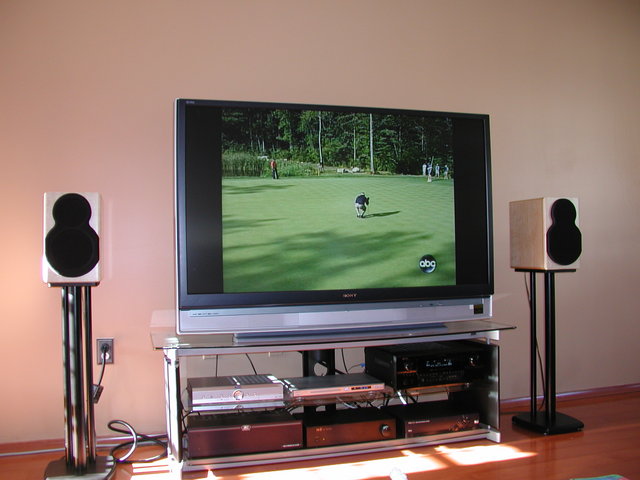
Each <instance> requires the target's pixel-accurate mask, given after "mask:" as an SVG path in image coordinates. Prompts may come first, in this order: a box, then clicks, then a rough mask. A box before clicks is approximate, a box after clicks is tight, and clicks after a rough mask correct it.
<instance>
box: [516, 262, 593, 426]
mask: <svg viewBox="0 0 640 480" xmlns="http://www.w3.org/2000/svg"><path fill="white" fill-rule="evenodd" d="M530 275H531V300H530V301H531V304H532V307H531V359H530V361H531V366H530V368H531V399H530V400H531V403H530V411H529V412H528V413H520V414H517V415H514V416H513V418H512V421H513V423H514V424H515V425H518V426H520V427H523V428H526V429H529V430H533V431H535V432H538V433H544V434H545V435H553V434H558V433H570V432H577V431H579V430H582V429H583V428H584V424H583V423H582V422H581V421H580V420H577V419H575V418H572V417H570V416H568V415H564V414H562V413H558V412H556V306H555V276H554V275H555V272H553V271H545V272H544V279H545V365H544V373H545V410H544V412H538V409H537V406H536V401H537V398H536V396H537V394H536V383H537V380H538V379H537V372H536V355H535V350H536V336H537V333H536V318H535V317H536V310H535V306H534V305H533V304H535V293H536V292H535V272H533V271H532V272H530Z"/></svg>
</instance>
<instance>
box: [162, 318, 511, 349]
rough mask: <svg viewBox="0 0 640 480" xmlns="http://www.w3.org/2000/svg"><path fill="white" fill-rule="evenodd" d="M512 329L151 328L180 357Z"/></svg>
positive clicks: (469, 323)
mask: <svg viewBox="0 0 640 480" xmlns="http://www.w3.org/2000/svg"><path fill="white" fill-rule="evenodd" d="M513 328H515V327H513V326H509V325H504V324H501V323H497V322H493V321H491V320H461V321H451V322H445V323H437V324H431V325H420V326H413V327H408V328H393V329H389V330H385V329H360V330H349V331H342V332H341V331H335V330H333V331H331V332H324V333H314V334H310V333H302V334H297V335H269V336H243V337H236V336H234V335H230V334H216V335H210V334H188V335H177V334H176V333H175V329H174V327H173V326H171V327H168V326H156V327H152V328H151V341H152V343H153V347H154V348H156V349H160V350H166V349H175V350H178V351H179V352H180V355H200V354H202V355H207V354H209V355H210V354H225V353H227V354H233V353H251V352H253V353H260V352H271V351H282V352H284V351H296V350H324V349H332V348H348V347H358V346H365V345H366V346H374V345H393V344H396V343H397V342H398V341H399V340H400V341H402V343H417V342H420V341H425V340H429V341H433V340H437V339H439V338H440V337H441V338H442V339H443V340H455V339H463V338H483V337H485V338H490V339H495V340H497V339H498V335H499V332H500V331H502V330H510V329H513Z"/></svg>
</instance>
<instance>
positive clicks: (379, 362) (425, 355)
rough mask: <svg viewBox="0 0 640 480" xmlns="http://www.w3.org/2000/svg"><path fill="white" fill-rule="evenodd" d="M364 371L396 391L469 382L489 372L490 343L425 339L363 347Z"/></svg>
mask: <svg viewBox="0 0 640 480" xmlns="http://www.w3.org/2000/svg"><path fill="white" fill-rule="evenodd" d="M365 363H366V373H368V374H369V375H372V376H374V377H376V378H378V379H380V380H382V381H384V382H385V383H386V384H387V385H389V386H391V387H393V388H394V389H396V390H403V389H410V388H416V387H425V386H433V385H446V384H453V383H469V382H472V381H474V380H476V379H478V378H482V377H486V376H488V375H489V373H490V365H491V345H486V344H481V343H476V342H472V341H465V340H460V341H450V342H426V343H416V344H404V345H392V346H387V347H367V348H365Z"/></svg>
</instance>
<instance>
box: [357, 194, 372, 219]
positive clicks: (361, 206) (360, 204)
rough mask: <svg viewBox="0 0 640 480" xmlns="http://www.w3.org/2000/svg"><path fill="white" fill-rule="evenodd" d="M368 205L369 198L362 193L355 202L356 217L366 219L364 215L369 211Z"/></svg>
mask: <svg viewBox="0 0 640 480" xmlns="http://www.w3.org/2000/svg"><path fill="white" fill-rule="evenodd" d="M367 205H369V197H367V196H366V195H365V194H364V192H360V193H359V194H358V196H357V197H356V202H355V207H356V217H358V218H364V214H365V212H366V211H367Z"/></svg>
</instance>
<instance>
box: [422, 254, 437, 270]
mask: <svg viewBox="0 0 640 480" xmlns="http://www.w3.org/2000/svg"><path fill="white" fill-rule="evenodd" d="M437 265H438V263H437V262H436V259H435V258H434V257H433V255H425V256H424V257H422V258H421V259H420V263H419V266H420V270H422V271H423V272H424V273H431V272H433V271H434V270H435V269H436V266H437Z"/></svg>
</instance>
